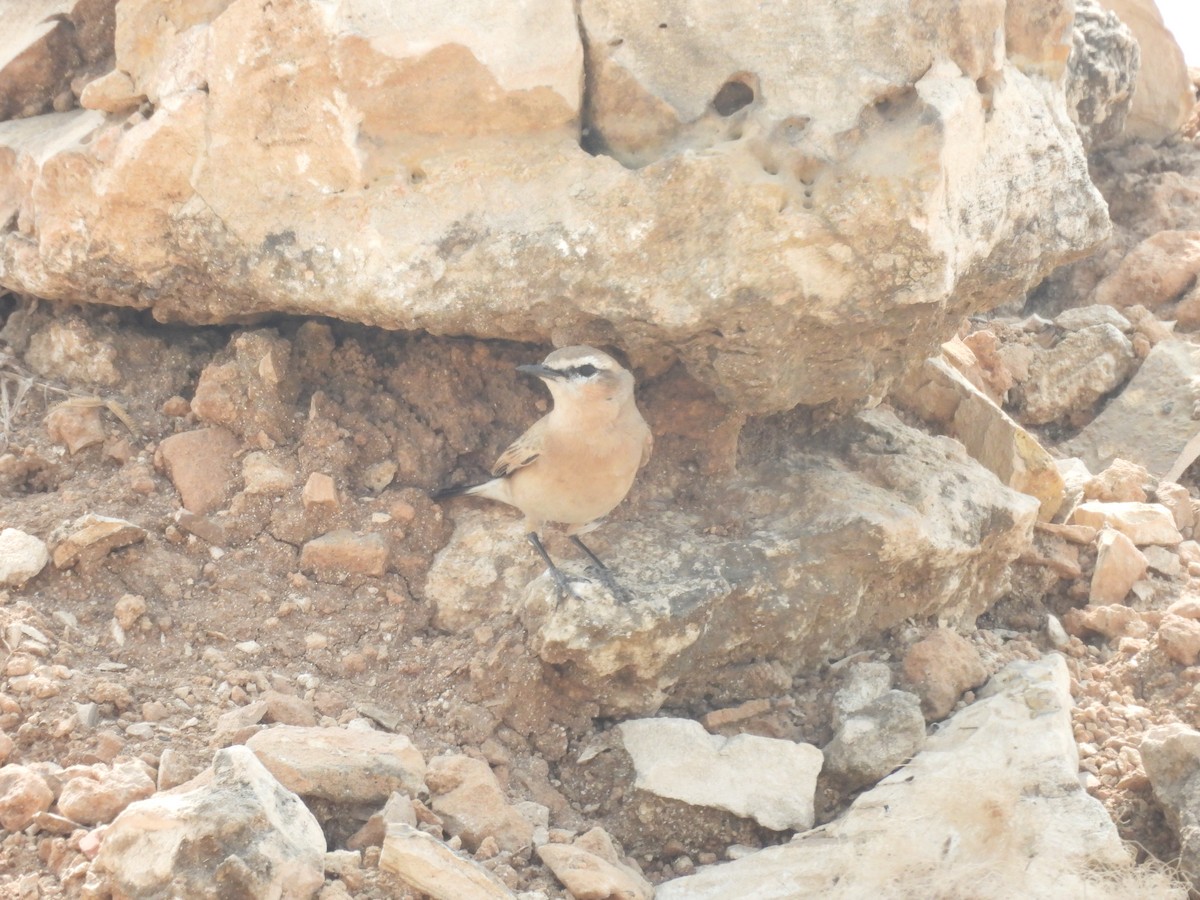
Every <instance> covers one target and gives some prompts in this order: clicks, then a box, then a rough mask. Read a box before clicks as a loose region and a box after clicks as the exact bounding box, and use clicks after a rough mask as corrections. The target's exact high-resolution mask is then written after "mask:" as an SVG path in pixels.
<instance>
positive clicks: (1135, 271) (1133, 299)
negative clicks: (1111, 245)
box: [1092, 231, 1200, 310]
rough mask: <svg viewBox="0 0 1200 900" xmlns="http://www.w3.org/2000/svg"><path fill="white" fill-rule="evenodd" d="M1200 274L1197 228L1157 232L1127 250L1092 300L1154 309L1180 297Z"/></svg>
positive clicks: (1199, 248)
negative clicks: (1138, 305) (1135, 304)
mask: <svg viewBox="0 0 1200 900" xmlns="http://www.w3.org/2000/svg"><path fill="white" fill-rule="evenodd" d="M1197 275H1200V231H1160V232H1158V233H1156V234H1153V235H1151V236H1150V237H1148V238H1146V239H1145V240H1144V241H1142V242H1141V243H1140V244H1138V245H1137V246H1136V247H1134V248H1133V249H1132V250H1130V251H1129V252H1128V253H1127V254H1126V255H1125V257H1124V259H1122V260H1121V263H1120V265H1118V266H1117V267H1116V269H1115V270H1113V271H1112V272H1111V273H1110V274H1109V275H1107V276H1106V277H1105V278H1104V280H1103V281H1101V282H1100V283H1099V284H1098V285H1096V290H1095V291H1094V292H1093V294H1092V297H1093V298H1094V300H1095V302H1097V303H1103V304H1107V305H1109V306H1116V307H1122V306H1129V305H1131V304H1134V303H1138V304H1141V305H1143V306H1146V307H1148V308H1149V309H1152V310H1157V309H1158V308H1159V307H1162V306H1164V305H1166V304H1170V303H1174V302H1176V301H1178V300H1180V299H1181V298H1182V297H1183V295H1184V294H1185V293H1186V292H1187V291H1188V289H1189V288H1191V286H1192V285H1193V284H1194V283H1195V281H1196V277H1197Z"/></svg>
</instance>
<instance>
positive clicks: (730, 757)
mask: <svg viewBox="0 0 1200 900" xmlns="http://www.w3.org/2000/svg"><path fill="white" fill-rule="evenodd" d="M922 724H923V723H922ZM617 732H618V733H619V734H620V735H621V742H622V743H623V745H624V747H625V752H627V753H628V754H629V755H630V757H631V758H632V759H633V766H634V771H635V772H636V776H637V779H636V781H635V787H636V788H638V789H639V790H642V791H646V792H648V793H650V794H654V795H656V796H659V797H667V798H670V799H672V800H682V801H683V802H685V803H689V804H692V805H695V806H712V807H716V808H717V809H723V810H726V811H727V812H731V813H733V814H734V815H737V816H746V817H750V818H753V819H754V820H755V821H756V822H758V823H759V824H760V825H763V826H765V827H766V828H771V829H774V830H776V831H783V830H785V829H797V830H802V829H805V828H811V827H812V823H813V796H814V793H815V791H816V787H817V775H818V773H820V771H821V764H822V762H823V761H824V757H823V755H822V754H821V751H820V750H818V749H817V748H816V747H814V746H812V745H811V744H798V743H796V742H794V741H784V740H779V739H777V738H766V737H760V736H758V735H753V734H739V735H737V736H735V737H732V738H727V737H722V736H720V735H715V734H709V733H708V732H707V731H705V730H704V726H703V725H701V724H700V723H699V722H695V721H692V720H691V719H671V718H661V719H635V720H632V721H628V722H622V723H621V724H620V725H618V726H617Z"/></svg>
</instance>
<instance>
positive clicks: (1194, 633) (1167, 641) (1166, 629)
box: [1158, 613, 1200, 666]
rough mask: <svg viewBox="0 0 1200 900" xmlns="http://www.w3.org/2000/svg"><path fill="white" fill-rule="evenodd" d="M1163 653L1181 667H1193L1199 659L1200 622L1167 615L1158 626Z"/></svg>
mask: <svg viewBox="0 0 1200 900" xmlns="http://www.w3.org/2000/svg"><path fill="white" fill-rule="evenodd" d="M1158 642H1159V644H1160V645H1161V646H1162V648H1163V652H1165V653H1166V654H1167V656H1169V657H1170V658H1171V660H1172V661H1174V662H1177V663H1179V665H1181V666H1194V665H1195V664H1196V659H1197V657H1200V621H1197V620H1196V619H1190V618H1184V617H1182V616H1177V615H1173V614H1171V613H1168V614H1167V615H1165V616H1163V618H1162V622H1160V623H1159V626H1158Z"/></svg>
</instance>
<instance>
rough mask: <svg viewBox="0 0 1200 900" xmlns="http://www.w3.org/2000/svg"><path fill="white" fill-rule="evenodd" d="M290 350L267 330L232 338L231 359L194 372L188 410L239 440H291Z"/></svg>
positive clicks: (295, 384) (293, 383)
mask: <svg viewBox="0 0 1200 900" xmlns="http://www.w3.org/2000/svg"><path fill="white" fill-rule="evenodd" d="M291 352H292V350H291V343H290V342H289V341H287V340H285V339H284V338H281V337H280V336H279V335H278V334H276V333H274V332H273V331H270V330H268V329H263V330H260V331H246V332H242V333H240V334H238V335H236V336H235V337H234V338H233V340H232V341H231V342H230V346H229V349H228V351H227V354H226V355H228V356H230V357H231V358H230V359H227V360H225V361H222V362H212V363H209V364H208V365H207V366H205V368H204V371H203V372H201V373H200V380H199V382H198V383H197V384H196V395H195V396H194V397H193V398H192V412H194V413H195V414H196V416H197V417H198V418H199V419H200V420H201V421H204V422H209V423H211V424H213V425H218V426H223V427H224V428H228V429H229V430H230V431H232V432H234V433H235V434H237V435H239V436H240V437H241V438H243V439H251V438H253V437H255V436H256V435H258V434H259V433H260V432H261V433H263V434H265V435H266V436H267V437H268V438H270V439H271V440H272V441H276V442H279V441H284V440H287V439H289V438H291V437H292V436H294V434H295V433H296V422H295V402H296V397H297V395H298V393H299V390H300V386H299V380H298V379H297V375H296V372H295V371H294V370H293V369H292V365H291ZM203 511H204V510H193V512H203Z"/></svg>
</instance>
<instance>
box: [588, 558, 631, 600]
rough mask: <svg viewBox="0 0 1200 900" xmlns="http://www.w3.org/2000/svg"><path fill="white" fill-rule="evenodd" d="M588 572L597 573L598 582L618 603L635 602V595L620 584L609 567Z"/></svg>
mask: <svg viewBox="0 0 1200 900" xmlns="http://www.w3.org/2000/svg"><path fill="white" fill-rule="evenodd" d="M588 571H594V572H595V574H596V580H597V581H599V582H600V583H601V584H602V585H604V588H605V590H607V591H608V592H609V593H610V594H612V595H613V597H614V598H615V599H616V601H617V602H618V603H629V602H631V601H632V600H633V595H632V594H630V593H629V591H627V590H626V589H625V588H624V587H622V586H621V584H620V583H618V581H617V579H615V578H614V577H613V573H612V571H611V570H610V569H609V568H608V567H607V566H600V567H599V568H594V567H589V569H588Z"/></svg>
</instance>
